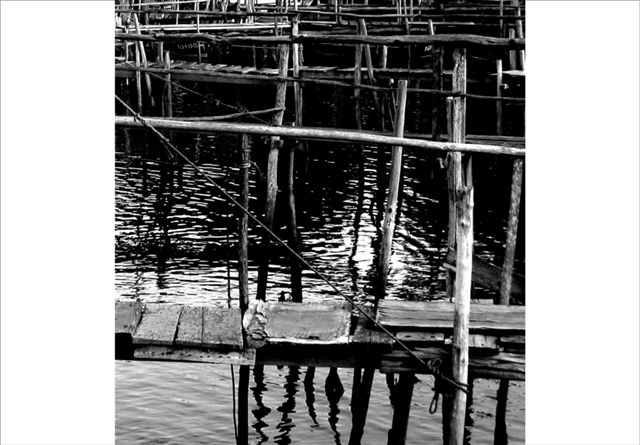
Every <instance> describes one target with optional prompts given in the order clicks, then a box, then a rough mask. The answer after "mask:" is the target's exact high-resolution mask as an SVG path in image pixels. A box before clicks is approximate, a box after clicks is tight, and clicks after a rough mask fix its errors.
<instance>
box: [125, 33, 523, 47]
mask: <svg viewBox="0 0 640 445" xmlns="http://www.w3.org/2000/svg"><path fill="white" fill-rule="evenodd" d="M115 38H116V39H120V40H141V41H149V42H168V41H171V42H186V41H189V42H211V43H219V42H221V41H224V42H227V43H231V44H233V43H244V44H247V43H254V44H258V43H261V44H270V45H277V44H281V43H339V44H368V45H387V46H402V45H447V46H459V47H488V48H494V49H510V50H514V49H524V48H525V40H524V39H504V38H497V37H487V36H479V35H475V34H435V35H395V36H372V35H359V34H299V35H297V36H291V35H282V36H224V37H221V36H214V35H210V34H198V33H184V34H164V33H153V34H129V33H122V32H117V33H115Z"/></svg>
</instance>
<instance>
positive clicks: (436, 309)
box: [378, 300, 525, 333]
mask: <svg viewBox="0 0 640 445" xmlns="http://www.w3.org/2000/svg"><path fill="white" fill-rule="evenodd" d="M453 313H454V308H453V304H451V303H444V302H443V303H429V302H417V301H416V302H412V301H395V300H385V301H381V302H380V305H379V307H378V321H379V322H380V323H381V324H382V325H383V326H385V327H386V328H389V329H392V330H398V331H401V330H404V331H423V330H434V331H438V330H445V331H450V330H451V329H452V328H453ZM524 313H525V309H524V306H498V305H484V304H472V305H471V313H470V318H469V329H470V330H471V331H472V332H474V333H481V332H482V331H515V332H524V331H525V320H524Z"/></svg>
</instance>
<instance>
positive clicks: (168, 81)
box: [164, 51, 173, 117]
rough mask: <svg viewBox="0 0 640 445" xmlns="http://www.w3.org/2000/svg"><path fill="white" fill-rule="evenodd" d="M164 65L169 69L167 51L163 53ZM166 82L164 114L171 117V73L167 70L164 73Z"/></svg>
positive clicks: (169, 60)
mask: <svg viewBox="0 0 640 445" xmlns="http://www.w3.org/2000/svg"><path fill="white" fill-rule="evenodd" d="M164 67H165V69H167V70H171V56H170V54H169V51H167V52H166V53H165V54H164ZM164 78H165V82H166V109H165V116H167V117H172V116H173V89H172V88H171V74H170V73H169V72H167V74H166V75H165V77H164Z"/></svg>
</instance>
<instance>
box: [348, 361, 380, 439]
mask: <svg viewBox="0 0 640 445" xmlns="http://www.w3.org/2000/svg"><path fill="white" fill-rule="evenodd" d="M374 374H375V368H365V370H364V373H362V375H361V372H360V368H356V369H355V370H354V373H353V396H352V397H351V417H352V426H351V435H350V436H349V445H358V444H360V441H361V440H362V435H363V434H364V426H365V424H366V421H367V412H368V411H369V399H370V398H371V385H372V384H373V376H374Z"/></svg>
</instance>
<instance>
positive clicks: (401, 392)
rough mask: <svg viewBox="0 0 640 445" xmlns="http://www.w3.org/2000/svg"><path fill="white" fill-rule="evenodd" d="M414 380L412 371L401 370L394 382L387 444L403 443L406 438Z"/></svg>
mask: <svg viewBox="0 0 640 445" xmlns="http://www.w3.org/2000/svg"><path fill="white" fill-rule="evenodd" d="M414 382H415V374H414V373H412V372H401V373H400V374H399V377H398V383H396V386H395V390H394V391H395V397H394V402H393V420H392V421H391V430H389V441H388V444H389V445H404V443H405V441H406V439H407V427H408V425H409V413H410V411H411V398H412V397H413V385H414Z"/></svg>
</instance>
